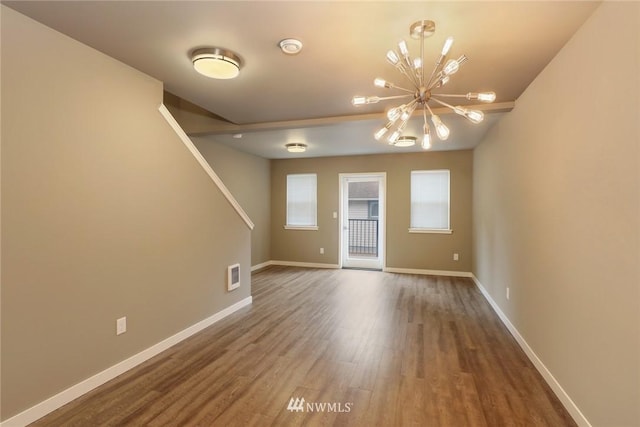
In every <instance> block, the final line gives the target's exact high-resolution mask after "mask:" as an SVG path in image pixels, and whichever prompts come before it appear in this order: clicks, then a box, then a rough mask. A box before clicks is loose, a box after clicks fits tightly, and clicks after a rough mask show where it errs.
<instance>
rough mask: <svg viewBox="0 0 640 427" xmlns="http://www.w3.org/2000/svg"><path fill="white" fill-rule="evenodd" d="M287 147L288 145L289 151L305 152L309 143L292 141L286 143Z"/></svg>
mask: <svg viewBox="0 0 640 427" xmlns="http://www.w3.org/2000/svg"><path fill="white" fill-rule="evenodd" d="M285 147H287V151H288V152H290V153H304V152H305V151H307V144H301V143H299V142H292V143H290V144H287V145H285Z"/></svg>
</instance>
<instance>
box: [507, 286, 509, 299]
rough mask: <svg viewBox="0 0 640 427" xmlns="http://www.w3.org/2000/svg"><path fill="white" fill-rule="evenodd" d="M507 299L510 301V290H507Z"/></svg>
mask: <svg viewBox="0 0 640 427" xmlns="http://www.w3.org/2000/svg"><path fill="white" fill-rule="evenodd" d="M507 299H509V288H507Z"/></svg>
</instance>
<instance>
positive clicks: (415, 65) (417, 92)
mask: <svg viewBox="0 0 640 427" xmlns="http://www.w3.org/2000/svg"><path fill="white" fill-rule="evenodd" d="M434 32H435V23H434V22H433V21H429V20H422V21H417V22H415V23H413V24H412V25H411V26H410V27H409V34H410V35H411V38H414V39H419V40H420V56H419V57H416V58H411V55H410V52H409V47H408V45H407V43H406V41H404V40H401V41H400V42H399V43H398V50H397V51H396V50H389V51H388V52H387V55H386V59H387V61H388V62H389V63H390V64H391V65H393V66H394V67H395V68H396V69H397V70H398V71H399V72H400V74H402V76H403V77H405V79H406V80H407V81H408V82H410V83H411V88H404V87H402V86H399V85H396V84H395V83H392V82H389V81H387V80H384V79H382V78H376V79H375V80H374V86H375V87H379V88H385V89H396V90H399V91H402V92H404V94H402V95H392V96H386V97H378V96H354V97H353V99H352V101H351V102H352V104H353V105H355V106H359V105H365V104H375V103H378V102H380V101H386V100H390V99H403V98H409V99H410V98H413V99H411V100H410V101H407V102H405V103H403V104H401V105H398V106H396V107H393V108H390V109H389V110H387V113H386V116H387V119H389V122H388V123H387V124H386V125H385V126H384V127H382V128H380V129H378V130H377V131H376V132H375V134H374V138H375V139H376V140H382V138H383V137H384V136H385V135H387V134H388V133H389V132H390V131H391V133H390V134H389V137H388V138H387V141H388V142H389V144H391V145H395V146H409V142H408V141H415V139H411V138H413V137H405V136H403V135H402V132H403V131H404V129H405V128H406V126H407V124H408V122H409V120H410V118H411V117H412V115H413V113H414V111H415V110H416V109H417V108H418V107H422V112H423V121H424V124H423V127H422V131H423V137H422V148H423V149H425V150H428V149H430V148H431V143H432V141H431V130H430V127H429V123H428V121H427V119H428V117H429V116H430V117H431V122H432V123H433V126H434V129H435V133H436V135H437V136H438V139H440V140H441V141H445V140H447V139H448V138H449V134H450V130H449V128H448V127H447V126H446V125H445V124H444V123H443V122H442V120H441V119H440V117H439V116H438V115H436V114H434V113H433V111H431V108H430V106H429V103H430V102H431V101H433V102H435V103H437V104H440V105H441V106H443V107H446V108H449V109H450V110H452V111H453V112H454V113H456V114H458V115H460V116H462V117H465V118H466V119H467V120H469V121H470V122H472V123H476V124H477V123H480V122H482V120H483V119H484V113H483V112H482V111H481V110H480V109H475V108H469V106H461V105H457V106H453V105H450V104H448V103H446V102H444V101H443V100H442V99H439V98H447V97H452V98H465V99H467V100H470V101H479V102H482V103H491V102H494V101H495V99H496V94H495V93H494V92H469V93H467V94H464V95H462V94H460V95H459V94H439V93H433V91H434V90H436V89H440V88H442V87H443V86H444V85H446V84H447V83H448V82H449V80H450V79H451V76H453V75H454V74H456V73H457V72H458V71H459V70H460V67H461V66H462V64H464V63H465V62H466V61H467V59H468V58H467V57H466V56H465V55H462V56H460V57H459V58H457V59H447V55H448V54H449V51H450V50H451V47H452V46H453V37H448V38H447V39H446V40H445V42H444V46H443V47H442V50H441V51H440V52H441V53H440V57H439V58H438V59H437V60H436V62H435V66H434V67H433V70H432V71H431V74H430V76H429V77H428V78H427V77H426V75H425V72H424V64H425V59H424V39H425V38H427V37H429V36H431V35H432V34H433V33H434ZM476 108H478V107H476ZM479 108H482V107H479ZM403 138H404V139H403ZM407 138H408V139H407ZM399 140H400V141H403V142H401V143H398V141H399ZM410 145H413V144H410Z"/></svg>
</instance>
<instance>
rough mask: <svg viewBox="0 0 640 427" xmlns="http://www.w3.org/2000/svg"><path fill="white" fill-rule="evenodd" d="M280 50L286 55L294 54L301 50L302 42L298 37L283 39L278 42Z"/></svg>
mask: <svg viewBox="0 0 640 427" xmlns="http://www.w3.org/2000/svg"><path fill="white" fill-rule="evenodd" d="M278 46H280V50H282V52H283V53H285V54H287V55H296V54H298V53H300V51H301V50H302V42H301V41H300V40H298V39H284V40H280V43H278Z"/></svg>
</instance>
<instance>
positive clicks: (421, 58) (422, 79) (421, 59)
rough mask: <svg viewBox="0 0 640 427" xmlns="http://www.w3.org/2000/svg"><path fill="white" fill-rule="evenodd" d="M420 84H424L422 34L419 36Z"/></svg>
mask: <svg viewBox="0 0 640 427" xmlns="http://www.w3.org/2000/svg"><path fill="white" fill-rule="evenodd" d="M420 61H421V63H420V86H421V87H422V85H423V84H424V34H423V35H422V37H420Z"/></svg>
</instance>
